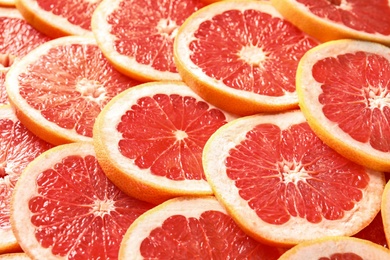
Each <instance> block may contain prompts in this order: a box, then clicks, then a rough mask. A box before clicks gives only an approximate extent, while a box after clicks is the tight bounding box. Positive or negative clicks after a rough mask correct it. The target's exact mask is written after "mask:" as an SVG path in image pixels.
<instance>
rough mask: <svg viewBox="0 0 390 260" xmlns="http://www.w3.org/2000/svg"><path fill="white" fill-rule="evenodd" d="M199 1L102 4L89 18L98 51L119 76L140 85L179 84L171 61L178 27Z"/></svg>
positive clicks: (110, 0)
mask: <svg viewBox="0 0 390 260" xmlns="http://www.w3.org/2000/svg"><path fill="white" fill-rule="evenodd" d="M203 6H204V4H203V3H202V2H201V1H200V0H163V1H158V2H155V1H146V0H114V1H113V0H105V1H102V3H100V4H99V6H98V8H97V9H96V11H95V12H94V14H93V17H92V31H93V33H94V35H95V37H96V40H97V42H98V45H99V47H100V48H101V50H102V51H103V53H104V54H105V55H106V57H107V58H108V59H109V60H110V61H111V62H112V63H113V65H114V66H115V67H116V68H117V69H118V70H119V71H121V72H122V73H124V74H126V75H129V76H131V77H133V78H136V79H138V80H141V81H155V80H181V78H180V75H179V74H178V72H177V70H176V66H175V63H174V60H173V40H174V38H175V36H176V33H177V30H178V28H179V26H181V24H182V23H183V22H184V20H185V19H186V18H187V17H188V16H189V15H190V14H192V13H193V12H194V11H196V10H198V9H200V8H201V7H203Z"/></svg>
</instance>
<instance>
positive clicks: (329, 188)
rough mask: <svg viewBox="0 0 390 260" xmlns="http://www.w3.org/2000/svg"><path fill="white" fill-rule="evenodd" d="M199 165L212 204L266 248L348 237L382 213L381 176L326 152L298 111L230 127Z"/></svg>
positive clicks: (208, 146)
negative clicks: (217, 204) (217, 203)
mask: <svg viewBox="0 0 390 260" xmlns="http://www.w3.org/2000/svg"><path fill="white" fill-rule="evenodd" d="M202 161H203V165H204V170H205V174H206V178H207V180H208V182H209V183H210V185H211V187H212V189H213V191H214V194H215V196H216V197H217V198H218V199H219V200H220V201H221V203H222V204H223V205H224V206H225V207H226V209H227V211H228V212H229V213H230V215H231V216H232V218H233V219H234V220H235V221H236V222H237V223H238V225H239V226H240V227H241V228H242V229H243V230H245V231H246V232H247V233H248V234H249V235H251V236H252V237H254V238H255V239H258V240H259V241H263V242H264V243H268V244H276V245H282V246H291V245H295V244H298V243H301V242H304V241H308V240H311V239H316V238H320V237H324V236H351V235H354V234H356V233H357V232H359V231H360V230H362V229H363V228H364V227H366V226H367V225H368V224H370V222H371V221H372V220H373V219H374V218H375V216H376V215H377V214H378V212H379V210H380V204H381V196H382V192H383V189H384V185H385V178H384V174H383V173H381V172H376V171H373V170H370V169H367V168H364V167H363V166H361V165H358V164H355V163H353V162H352V161H349V160H347V159H345V158H344V157H342V156H341V155H340V154H338V153H337V152H335V151H334V150H332V149H331V148H330V147H329V146H327V145H325V144H324V143H323V142H322V141H321V140H320V139H319V138H318V137H317V136H316V135H315V133H314V132H313V131H312V130H311V129H310V127H309V125H308V123H307V122H306V120H305V118H304V116H303V114H302V113H301V111H299V110H296V111H290V112H285V113H279V114H264V115H253V116H247V117H242V118H239V119H236V120H233V121H231V122H229V123H228V124H225V125H224V126H222V127H221V128H220V129H218V130H217V131H216V132H215V133H214V134H213V135H212V136H211V137H210V139H209V140H208V142H207V143H206V145H205V148H204V153H203V160H202Z"/></svg>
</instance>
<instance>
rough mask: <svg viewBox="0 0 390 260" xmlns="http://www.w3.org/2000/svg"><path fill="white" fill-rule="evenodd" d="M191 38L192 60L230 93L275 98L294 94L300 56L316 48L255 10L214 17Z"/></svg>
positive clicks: (296, 31)
mask: <svg viewBox="0 0 390 260" xmlns="http://www.w3.org/2000/svg"><path fill="white" fill-rule="evenodd" d="M259 28H261V30H259ZM271 28H272V29H271ZM275 28H276V29H275ZM281 35H283V37H280V36H281ZM194 36H195V38H196V39H195V40H193V41H192V42H191V43H190V46H189V49H190V50H191V56H190V58H191V60H192V61H193V62H194V63H195V64H196V65H197V66H199V67H200V68H201V69H202V71H203V72H204V73H205V74H206V75H208V76H209V77H211V78H215V79H217V80H219V81H222V82H223V83H224V84H225V85H226V86H228V87H231V88H234V89H239V90H245V91H249V92H253V93H256V94H260V95H268V96H276V97H279V96H284V95H285V93H286V92H290V93H292V92H294V91H295V84H294V80H295V73H296V68H297V64H298V61H299V58H300V57H301V56H302V55H303V54H304V53H305V52H306V51H307V50H308V49H310V48H312V47H314V46H316V45H317V42H316V41H315V40H314V39H311V38H310V37H308V36H306V35H304V34H303V33H302V32H301V31H299V29H297V28H296V27H295V26H293V25H292V24H290V23H289V22H286V21H285V20H283V19H281V18H278V17H274V16H272V15H270V14H268V13H264V12H260V11H258V10H245V11H239V10H230V11H225V12H223V13H222V14H218V15H215V16H214V17H213V18H212V20H211V21H205V22H203V23H202V24H200V26H199V28H198V30H197V31H196V32H195V34H194ZM215 64H217V66H216V65H215ZM271 71H272V73H270V72H271Z"/></svg>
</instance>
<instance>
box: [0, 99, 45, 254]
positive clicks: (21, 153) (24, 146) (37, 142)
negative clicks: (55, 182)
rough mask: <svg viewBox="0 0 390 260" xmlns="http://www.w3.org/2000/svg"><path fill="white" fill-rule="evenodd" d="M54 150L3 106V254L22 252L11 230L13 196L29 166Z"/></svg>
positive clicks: (0, 236) (0, 183)
mask: <svg viewBox="0 0 390 260" xmlns="http://www.w3.org/2000/svg"><path fill="white" fill-rule="evenodd" d="M51 147H52V146H51V145H50V144H48V143H46V142H44V141H43V140H41V139H39V138H37V137H36V136H35V135H33V134H32V133H31V132H30V131H28V130H27V129H26V128H25V127H24V126H23V125H22V124H21V123H20V121H19V120H18V119H17V118H16V116H15V113H14V111H13V110H12V108H11V107H10V106H7V105H2V106H0V254H2V253H6V252H17V251H21V249H20V247H19V244H18V242H17V240H16V238H15V236H14V235H13V233H12V229H11V223H10V203H11V194H12V191H13V190H14V187H15V184H16V182H17V180H18V178H19V176H20V174H21V173H22V171H23V170H24V169H25V168H26V166H27V165H28V164H29V163H30V162H31V161H32V160H33V159H34V158H36V157H37V156H38V155H40V154H41V153H42V152H44V151H46V150H48V149H50V148H51Z"/></svg>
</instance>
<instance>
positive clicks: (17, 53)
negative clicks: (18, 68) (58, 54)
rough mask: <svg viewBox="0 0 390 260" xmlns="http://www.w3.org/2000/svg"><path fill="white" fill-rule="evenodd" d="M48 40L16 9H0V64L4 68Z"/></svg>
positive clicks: (48, 38)
mask: <svg viewBox="0 0 390 260" xmlns="http://www.w3.org/2000/svg"><path fill="white" fill-rule="evenodd" d="M49 40H51V38H50V37H48V36H46V35H45V34H43V33H41V32H39V31H37V30H36V29H35V28H34V27H32V26H31V25H30V24H29V23H27V21H26V20H25V19H24V18H23V17H22V15H21V14H20V12H19V11H18V10H17V9H16V8H12V7H9V8H5V7H0V61H1V62H0V63H1V64H2V65H3V66H4V67H9V66H10V65H11V64H12V63H13V62H14V60H15V58H17V57H23V56H24V55H26V54H27V53H29V52H30V51H31V50H33V49H35V48H36V47H37V46H39V45H41V44H42V43H45V42H47V41H49Z"/></svg>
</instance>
